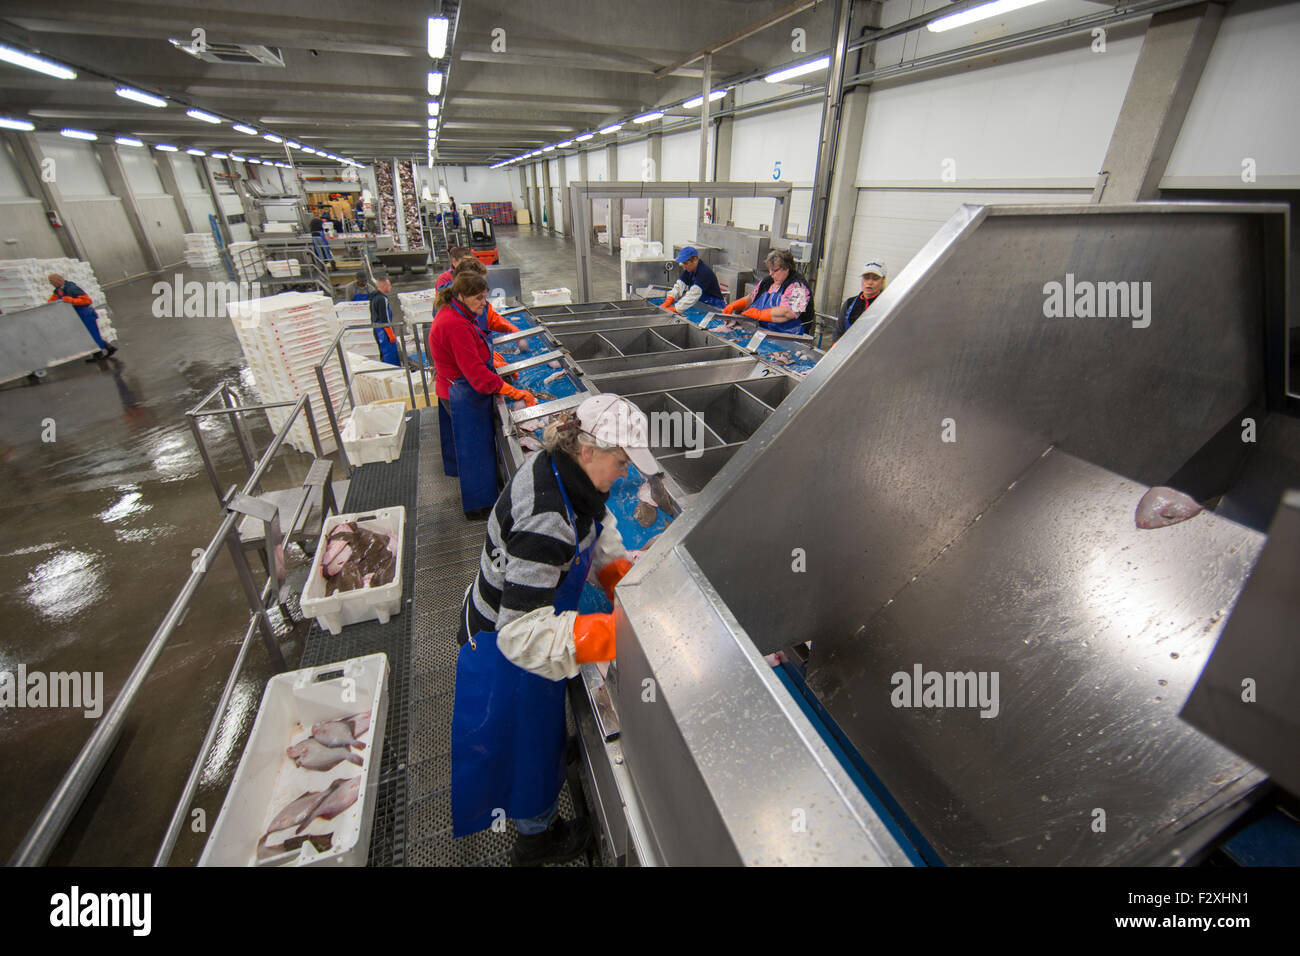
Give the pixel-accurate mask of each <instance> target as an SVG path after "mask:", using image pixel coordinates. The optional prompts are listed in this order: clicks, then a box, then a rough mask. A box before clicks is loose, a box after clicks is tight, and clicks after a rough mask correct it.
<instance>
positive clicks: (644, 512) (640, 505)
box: [632, 478, 659, 528]
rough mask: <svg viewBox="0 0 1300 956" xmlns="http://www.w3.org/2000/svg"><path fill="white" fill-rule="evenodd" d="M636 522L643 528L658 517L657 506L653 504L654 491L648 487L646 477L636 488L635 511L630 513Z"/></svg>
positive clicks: (648, 482) (648, 481)
mask: <svg viewBox="0 0 1300 956" xmlns="http://www.w3.org/2000/svg"><path fill="white" fill-rule="evenodd" d="M632 517H634V518H635V519H636V523H637V524H639V525H640V526H641V527H643V528H648V527H650V526H651V525H652V524H654V523H655V521H656V520H658V518H659V507H658V505H656V504H655V499H654V491H653V490H652V489H651V487H650V480H649V479H648V478H647V479H646V480H645V481H643V482H641V484H639V485H637V489H636V511H634V512H633V513H632Z"/></svg>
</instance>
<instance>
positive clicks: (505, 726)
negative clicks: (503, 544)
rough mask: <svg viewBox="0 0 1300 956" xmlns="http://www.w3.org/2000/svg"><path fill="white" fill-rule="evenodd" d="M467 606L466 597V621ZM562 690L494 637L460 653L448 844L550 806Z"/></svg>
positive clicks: (569, 606) (564, 599) (573, 585)
mask: <svg viewBox="0 0 1300 956" xmlns="http://www.w3.org/2000/svg"><path fill="white" fill-rule="evenodd" d="M551 473H552V474H554V475H555V480H556V482H557V483H558V484H559V486H560V495H561V496H562V497H563V498H564V510H565V511H566V512H567V513H568V516H569V523H570V524H571V525H572V526H573V534H574V540H575V541H576V540H577V534H578V523H577V521H576V520H575V518H574V516H573V507H572V505H570V504H569V495H568V492H566V491H565V490H564V482H563V481H561V480H560V473H559V472H558V471H556V469H555V462H554V461H552V462H551ZM600 532H601V524H600V522H599V521H597V522H596V538H595V539H593V540H592V544H591V545H589V546H588V547H586V548H584V549H583V550H581V551H579V552H578V554H577V556H576V557H575V558H574V559H573V565H572V567H570V568H569V571H568V573H567V574H565V576H564V580H563V581H561V582H560V586H559V588H558V589H557V590H556V592H555V612H556V614H560V613H562V612H564V611H576V610H577V609H578V600H579V598H581V596H582V588H583V585H584V584H585V583H586V581H587V572H588V571H589V570H590V569H591V559H592V556H593V551H594V549H595V541H596V540H597V539H599V538H600ZM471 587H472V585H471ZM470 600H472V599H471V598H470V597H469V596H468V594H467V595H466V602H467V603H466V605H465V608H464V612H463V613H465V614H466V616H467V617H468V614H469V606H468V601H470ZM466 626H467V627H468V624H467V625H466ZM564 685H565V681H563V680H548V679H547V678H545V677H538V676H537V675H536V674H532V673H529V672H528V671H526V670H524V669H523V668H522V667H519V666H517V665H515V664H512V663H511V662H510V661H508V660H506V659H505V658H504V657H502V656H501V652H500V651H499V650H497V632H496V631H480V632H478V633H477V634H475V635H473V636H472V637H471V638H470V639H469V642H468V643H466V644H465V645H464V646H463V647H462V648H461V649H460V654H459V656H458V657H457V659H456V699H455V704H454V705H453V709H452V716H451V820H452V836H457V837H462V836H468V835H469V834H471V833H477V832H478V831H480V830H486V829H487V828H488V827H489V826H491V825H492V823H493V822H494V820H496V819H500V818H501V814H500V813H499V812H498V813H495V816H494V812H495V811H502V812H504V813H505V816H507V817H509V818H510V819H511V820H527V819H531V818H532V817H536V816H540V815H541V814H543V813H545V812H546V811H547V810H548V809H550V807H551V806H552V805H553V804H554V803H555V801H556V798H557V797H558V796H559V795H560V787H562V786H563V785H564V742H565V726H564Z"/></svg>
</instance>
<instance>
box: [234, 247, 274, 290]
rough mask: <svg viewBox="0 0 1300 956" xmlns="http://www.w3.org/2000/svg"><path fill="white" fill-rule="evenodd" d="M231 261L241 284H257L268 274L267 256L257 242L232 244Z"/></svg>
mask: <svg viewBox="0 0 1300 956" xmlns="http://www.w3.org/2000/svg"><path fill="white" fill-rule="evenodd" d="M230 261H231V262H233V263H234V265H235V274H236V275H237V276H239V281H240V282H256V281H257V280H258V279H260V278H262V276H263V275H265V274H266V254H265V253H263V251H262V247H261V246H260V245H258V244H257V243H256V242H232V243H231V244H230Z"/></svg>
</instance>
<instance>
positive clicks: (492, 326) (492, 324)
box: [487, 305, 519, 332]
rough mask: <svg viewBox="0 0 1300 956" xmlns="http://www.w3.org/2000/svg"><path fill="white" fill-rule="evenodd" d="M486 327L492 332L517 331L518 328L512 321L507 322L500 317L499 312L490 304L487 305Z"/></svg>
mask: <svg viewBox="0 0 1300 956" xmlns="http://www.w3.org/2000/svg"><path fill="white" fill-rule="evenodd" d="M487 314H488V329H489V330H490V331H492V332H518V331H519V328H518V326H516V325H515V324H514V323H513V322H507V321H506V320H505V319H503V318H502V317H501V313H500V312H498V311H497V310H496V309H494V308H492V306H490V305H489V306H488V307H487Z"/></svg>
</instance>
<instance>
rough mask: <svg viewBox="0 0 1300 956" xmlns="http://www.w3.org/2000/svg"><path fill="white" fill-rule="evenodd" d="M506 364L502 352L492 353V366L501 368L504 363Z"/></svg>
mask: <svg viewBox="0 0 1300 956" xmlns="http://www.w3.org/2000/svg"><path fill="white" fill-rule="evenodd" d="M505 364H506V360H505V359H504V358H503V357H502V355H501V353H500V352H493V353H492V367H493V368H500V367H501V366H502V365H505Z"/></svg>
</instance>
